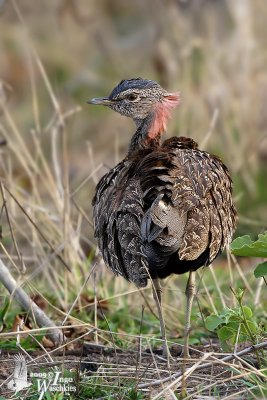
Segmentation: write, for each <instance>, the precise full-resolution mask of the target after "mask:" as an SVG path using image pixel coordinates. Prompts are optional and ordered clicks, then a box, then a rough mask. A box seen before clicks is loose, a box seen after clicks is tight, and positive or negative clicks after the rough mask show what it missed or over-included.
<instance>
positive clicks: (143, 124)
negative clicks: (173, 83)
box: [129, 94, 180, 154]
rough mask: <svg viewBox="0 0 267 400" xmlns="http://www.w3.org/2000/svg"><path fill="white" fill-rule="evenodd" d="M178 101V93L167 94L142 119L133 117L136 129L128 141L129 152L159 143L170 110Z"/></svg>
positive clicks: (155, 145)
mask: <svg viewBox="0 0 267 400" xmlns="http://www.w3.org/2000/svg"><path fill="white" fill-rule="evenodd" d="M179 102H180V96H179V94H169V95H168V96H166V98H165V99H164V101H161V102H158V104H156V106H155V108H154V109H153V110H152V111H151V112H150V113H149V114H148V115H147V116H146V117H145V118H144V119H135V124H136V127H137V129H136V132H135V134H134V135H133V137H132V140H131V142H130V146H129V154H130V153H132V152H133V151H135V150H138V149H144V148H149V147H157V146H159V145H160V143H161V136H162V134H163V133H164V132H165V131H166V127H167V122H168V120H169V119H170V110H171V109H172V108H174V107H176V106H177V105H178V104H179Z"/></svg>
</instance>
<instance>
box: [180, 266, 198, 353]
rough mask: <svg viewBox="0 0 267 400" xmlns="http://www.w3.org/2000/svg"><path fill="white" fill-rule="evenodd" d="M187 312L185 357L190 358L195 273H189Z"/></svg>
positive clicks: (186, 292) (186, 291)
mask: <svg viewBox="0 0 267 400" xmlns="http://www.w3.org/2000/svg"><path fill="white" fill-rule="evenodd" d="M185 294H186V312H185V329H184V350H183V356H184V358H190V355H189V349H188V345H189V333H190V325H191V324H190V319H191V311H192V304H193V300H194V296H195V294H196V292H195V271H189V277H188V281H187V285H186V290H185Z"/></svg>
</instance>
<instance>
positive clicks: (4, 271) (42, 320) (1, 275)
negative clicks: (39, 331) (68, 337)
mask: <svg viewBox="0 0 267 400" xmlns="http://www.w3.org/2000/svg"><path fill="white" fill-rule="evenodd" d="M0 282H1V283H2V284H3V285H4V286H5V288H6V289H7V290H8V291H9V293H10V294H11V295H14V298H15V299H16V300H17V302H18V303H19V304H20V305H21V307H22V308H23V309H24V310H25V311H27V312H31V313H32V314H33V316H34V318H35V320H36V322H37V324H38V326H42V327H47V328H50V327H53V328H56V325H55V324H54V323H53V322H52V321H51V320H50V319H49V318H48V317H47V315H46V314H45V313H44V312H43V311H42V310H41V309H40V308H39V307H38V306H37V304H36V303H34V301H32V299H31V298H30V297H29V296H28V295H27V293H25V292H24V290H23V289H22V288H21V287H18V284H17V282H16V281H15V279H14V278H13V276H12V275H11V274H10V272H9V270H8V268H7V267H6V266H5V264H4V263H3V261H2V260H1V259H0ZM47 336H49V337H50V339H51V340H52V341H53V343H54V344H55V345H57V344H59V343H62V341H63V339H64V336H63V333H62V331H61V330H60V329H59V328H57V329H53V331H49V332H48V333H47Z"/></svg>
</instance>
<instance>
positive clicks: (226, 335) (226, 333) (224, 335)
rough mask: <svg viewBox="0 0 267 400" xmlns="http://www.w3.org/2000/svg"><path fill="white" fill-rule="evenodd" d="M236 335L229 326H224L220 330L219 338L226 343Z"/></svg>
mask: <svg viewBox="0 0 267 400" xmlns="http://www.w3.org/2000/svg"><path fill="white" fill-rule="evenodd" d="M234 334H235V331H234V330H232V329H229V328H228V327H227V326H223V327H222V328H220V329H219V330H218V338H219V339H220V340H221V341H222V342H225V341H226V340H228V339H230V338H231V337H233V336H234Z"/></svg>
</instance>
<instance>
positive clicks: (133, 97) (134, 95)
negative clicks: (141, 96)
mask: <svg viewBox="0 0 267 400" xmlns="http://www.w3.org/2000/svg"><path fill="white" fill-rule="evenodd" d="M137 97H138V96H137V94H135V93H131V94H129V95H128V96H127V100H130V101H134V100H136V99H137Z"/></svg>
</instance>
